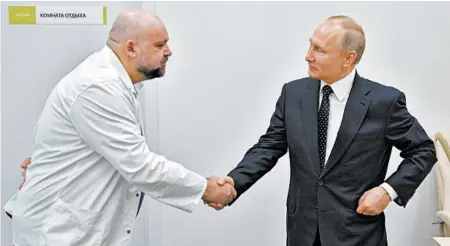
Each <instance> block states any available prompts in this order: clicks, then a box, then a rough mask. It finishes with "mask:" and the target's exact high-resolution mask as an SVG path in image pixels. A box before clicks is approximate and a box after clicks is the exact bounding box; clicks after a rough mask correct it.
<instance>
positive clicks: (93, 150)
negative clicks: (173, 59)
mask: <svg viewBox="0 0 450 246" xmlns="http://www.w3.org/2000/svg"><path fill="white" fill-rule="evenodd" d="M168 40H169V37H168V34H167V31H166V28H165V26H164V24H163V23H162V22H161V20H160V19H159V18H157V17H156V16H153V15H151V14H149V13H147V12H145V11H142V10H135V11H127V12H125V13H122V14H120V15H119V16H118V17H117V19H116V21H115V22H114V24H113V26H112V29H111V31H110V33H109V38H108V40H107V43H106V46H105V47H104V48H103V49H101V50H100V51H98V52H96V53H94V54H92V55H90V56H89V57H87V58H86V59H85V60H84V61H83V62H82V63H81V64H79V65H78V66H77V67H76V68H75V69H74V70H72V71H71V72H69V73H68V74H67V75H66V76H65V77H64V78H62V79H61V80H60V81H59V83H57V85H56V86H55V88H54V89H53V90H52V92H51V94H50V96H49V97H48V99H47V101H46V103H45V106H44V109H43V111H42V114H41V116H40V118H39V120H38V122H37V124H36V126H35V139H34V148H33V152H32V156H31V160H32V164H31V165H29V166H28V167H27V175H26V176H27V179H26V181H25V183H24V185H23V187H22V189H21V190H20V191H19V192H17V194H16V196H15V200H14V201H13V202H12V203H11V204H10V205H11V206H10V207H11V208H12V210H11V211H10V212H11V215H12V230H13V244H14V245H15V246H31V245H32V246H43V245H45V246H50V245H51V246H69V245H70V246H75V245H76V246H80V245H86V246H90V245H105V246H126V245H129V244H130V242H131V237H132V233H133V231H134V222H135V217H136V214H137V212H138V211H139V208H140V205H141V203H142V196H143V194H146V195H149V196H151V197H153V198H154V199H156V200H158V201H160V202H162V203H164V204H167V205H170V206H173V207H175V208H178V209H180V210H183V211H187V212H192V211H193V210H194V209H195V207H196V206H198V205H199V204H202V203H205V202H215V203H224V204H227V203H228V202H230V201H231V200H232V199H233V198H234V197H235V195H236V193H235V190H234V188H233V187H232V184H227V185H225V186H219V185H218V184H217V178H215V177H213V178H205V177H203V176H201V175H199V174H197V173H195V172H192V171H190V170H188V169H186V168H185V167H183V166H182V165H180V164H178V163H176V162H174V161H170V160H168V159H167V158H165V157H164V156H162V155H158V154H155V153H153V152H151V151H150V149H149V147H148V146H147V144H146V142H145V139H144V136H143V132H142V128H141V124H140V122H141V119H140V113H139V103H138V92H139V89H138V88H137V87H139V85H140V83H141V82H143V81H145V80H150V79H153V78H158V77H162V76H163V75H164V74H165V71H166V64H167V61H168V59H169V57H170V56H171V55H172V52H171V50H170V48H169V46H168Z"/></svg>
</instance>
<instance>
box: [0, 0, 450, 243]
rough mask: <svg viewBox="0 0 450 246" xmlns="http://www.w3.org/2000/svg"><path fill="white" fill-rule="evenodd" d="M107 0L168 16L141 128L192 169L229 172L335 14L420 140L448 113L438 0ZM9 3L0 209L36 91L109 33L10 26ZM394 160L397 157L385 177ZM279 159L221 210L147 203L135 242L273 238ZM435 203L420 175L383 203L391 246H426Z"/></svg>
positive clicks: (281, 213)
mask: <svg viewBox="0 0 450 246" xmlns="http://www.w3.org/2000/svg"><path fill="white" fill-rule="evenodd" d="M14 4H29V3H27V2H15V3H14ZM39 4H55V3H49V2H41V3H39ZM57 4H67V3H62V2H59V3H57ZM75 4H95V3H93V2H89V3H80V2H79V3H75ZM104 4H107V5H108V6H109V16H108V23H109V24H111V22H112V21H113V19H114V17H115V16H116V15H117V13H118V12H119V11H121V10H123V9H125V8H129V7H141V6H142V8H143V9H146V10H149V11H151V12H153V11H155V12H156V13H157V14H158V15H160V16H161V18H162V19H163V21H164V22H165V23H166V24H167V27H168V30H169V33H170V36H171V41H170V45H171V48H172V51H173V52H174V54H173V56H172V58H171V59H170V61H169V64H168V72H167V75H166V76H165V77H164V78H162V79H158V80H155V81H151V82H146V83H145V87H144V89H143V90H144V93H143V94H145V100H143V102H142V103H143V106H144V108H145V110H144V111H145V114H146V129H145V131H146V134H147V137H148V142H149V145H150V147H151V148H152V149H153V150H154V151H156V152H159V153H161V154H164V155H166V156H167V157H169V158H171V159H173V160H177V161H180V162H181V163H183V164H184V165H185V166H187V167H188V168H190V169H192V170H195V171H198V172H199V173H201V174H203V175H206V176H209V175H224V174H226V173H227V172H228V171H229V170H230V169H232V168H233V167H234V166H235V165H236V164H237V162H238V161H239V160H240V159H241V158H242V155H243V154H244V152H245V151H246V150H247V149H248V148H249V147H250V146H251V145H253V144H254V143H255V142H256V140H257V138H258V137H259V136H260V134H262V133H263V132H264V131H265V129H266V128H267V126H268V123H269V118H270V115H271V114H272V112H273V109H274V105H275V100H276V99H277V97H278V95H279V93H280V90H281V86H282V85H283V84H284V83H286V82H288V81H290V80H293V79H296V78H299V77H303V76H306V74H307V73H306V71H307V66H306V63H305V62H304V59H303V57H304V53H305V52H306V50H307V48H308V38H309V36H310V35H311V33H312V31H313V30H314V28H315V27H316V25H317V24H319V23H320V22H321V21H322V20H323V19H324V18H326V17H327V16H329V15H334V14H348V15H350V16H352V17H354V18H355V19H356V20H357V21H359V22H360V23H361V24H362V26H363V28H364V29H365V31H366V34H367V50H366V54H365V55H364V58H363V61H362V64H361V65H360V66H359V72H360V73H361V74H362V75H363V76H365V77H368V78H370V79H373V80H378V81H380V82H382V83H384V84H388V85H393V86H396V87H398V88H400V89H402V90H403V91H404V92H405V93H406V95H407V100H408V105H409V108H410V111H411V112H412V113H413V114H414V115H415V116H417V118H418V119H419V120H420V121H421V123H422V125H423V126H424V127H425V128H426V130H427V131H428V133H429V134H430V136H432V135H433V134H434V133H435V132H436V131H440V130H448V128H450V126H449V125H450V113H449V112H448V110H447V111H446V109H445V105H448V103H447V101H448V100H445V99H446V97H445V96H446V95H447V93H448V91H449V90H450V86H449V84H448V82H447V81H446V79H447V76H446V72H447V71H446V67H447V66H446V65H447V64H450V50H449V49H447V47H446V46H447V44H448V43H450V33H449V32H447V31H446V30H448V26H449V24H450V16H449V15H448V11H447V9H448V8H449V7H450V4H449V3H444V2H441V3H406V2H380V3H368V2H364V3H356V2H351V3H349V2H347V3H338V2H333V3H331V2H327V3H325V2H284V3H276V2H157V3H156V4H155V3H153V2H134V3H125V2H106V3H105V2H104ZM7 5H8V3H5V2H2V10H1V17H0V18H2V19H1V27H2V30H1V32H2V40H1V48H2V53H1V57H2V58H1V59H2V69H1V71H2V75H1V79H2V85H1V95H0V96H1V103H2V104H1V109H2V110H1V121H2V122H1V130H2V131H1V134H2V135H1V141H2V145H1V154H2V155H1V157H0V158H1V168H0V170H1V172H0V179H1V180H0V181H1V202H2V203H1V204H2V206H3V205H4V204H5V202H6V201H7V199H8V198H9V197H10V196H11V195H12V194H13V192H14V191H15V190H16V189H17V185H18V184H19V182H20V169H19V167H18V165H19V163H20V162H21V161H22V160H23V158H24V157H26V156H28V155H29V152H30V150H31V140H32V138H31V137H32V127H33V126H34V123H35V121H36V119H37V117H38V116H39V113H40V110H41V108H42V105H43V103H44V101H45V99H46V96H47V94H48V93H49V92H50V90H51V88H52V87H53V85H54V83H56V82H57V79H58V78H60V77H61V76H62V75H64V74H65V73H66V72H67V71H69V70H70V69H71V68H73V66H74V65H75V64H77V63H78V62H79V61H80V60H81V59H82V58H84V57H85V56H86V55H88V54H89V53H90V52H92V51H94V50H96V49H98V48H100V47H101V46H102V45H103V43H104V38H105V37H106V36H105V35H106V33H107V31H108V29H109V27H110V25H108V26H107V27H81V26H78V27H77V26H71V27H67V26H52V27H49V26H46V27H44V26H21V27H19V26H9V25H8V20H7V9H6V6H7ZM409 28H412V29H411V30H408V29H409ZM432 28H433V29H432ZM41 71H46V72H48V73H46V74H40V73H39V72H41ZM400 161H401V160H400V158H399V157H398V152H394V153H393V158H392V161H391V166H390V169H389V172H390V173H392V172H393V171H394V170H395V169H396V167H397V165H398V163H399V162H400ZM288 162H289V160H288V158H287V157H284V158H282V159H281V160H280V161H279V164H278V165H277V166H276V167H275V169H274V170H273V171H272V172H270V173H269V174H268V175H267V176H266V177H264V178H263V179H262V180H261V181H259V182H258V183H257V184H256V185H255V186H254V187H252V188H251V190H249V191H248V193H246V194H245V195H244V196H243V197H241V199H240V200H239V201H238V202H237V203H236V204H235V205H233V207H231V208H228V209H225V210H224V211H221V212H216V211H214V210H212V209H209V208H207V207H203V206H201V207H200V208H199V209H198V210H197V211H195V212H194V213H192V214H187V213H184V212H181V211H178V210H176V209H174V208H171V207H167V206H164V205H161V204H160V203H157V202H155V201H154V200H152V199H146V206H147V208H148V209H147V210H142V213H141V215H140V216H139V218H138V222H137V223H138V226H136V228H137V230H138V231H136V232H135V233H136V234H135V239H134V244H133V246H137V245H149V246H174V245H182V246H190V245H196V246H198V245H209V244H214V245H215V246H225V245H237V246H240V245H259V246H266V245H267V246H273V245H284V243H285V199H286V192H287V187H288V177H289V163H288ZM435 209H436V194H435V185H434V175H430V176H429V177H428V178H427V180H426V181H425V183H424V184H423V185H422V186H421V187H420V188H419V190H418V192H417V193H416V196H415V197H414V198H413V199H412V200H411V203H410V204H409V205H408V207H407V208H406V209H402V208H399V207H397V206H395V205H391V206H389V207H388V210H387V226H388V237H389V245H393V246H397V245H398V246H402V245H410V246H422V245H430V244H431V237H432V236H433V235H435V234H436V233H437V230H436V228H435V227H434V226H433V225H431V221H432V220H434V218H435V217H434V213H435ZM1 222H2V227H1V231H2V233H1V243H2V245H11V236H10V221H9V219H8V218H7V217H6V216H5V215H4V213H2V214H1ZM400 228H401V230H400ZM210 241H212V242H213V243H209V242H210Z"/></svg>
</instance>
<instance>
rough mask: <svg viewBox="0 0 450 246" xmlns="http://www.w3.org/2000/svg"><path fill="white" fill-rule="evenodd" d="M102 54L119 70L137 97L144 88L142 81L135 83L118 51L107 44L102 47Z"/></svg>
mask: <svg viewBox="0 0 450 246" xmlns="http://www.w3.org/2000/svg"><path fill="white" fill-rule="evenodd" d="M102 54H104V55H105V57H106V58H107V59H108V61H110V64H111V65H112V66H113V67H114V69H115V70H116V71H117V72H118V74H119V78H120V79H121V80H122V81H123V82H124V83H125V85H126V86H127V88H128V90H129V91H130V92H131V93H133V95H134V96H135V97H136V98H137V94H138V92H139V90H140V89H141V88H142V83H136V84H133V82H132V81H131V78H130V76H129V75H128V72H127V70H125V67H124V66H123V65H122V63H121V62H120V60H119V58H118V57H117V55H116V53H114V51H113V50H112V49H111V48H110V47H109V46H108V45H105V47H104V48H103V49H102Z"/></svg>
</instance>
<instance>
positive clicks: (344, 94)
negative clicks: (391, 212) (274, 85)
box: [319, 70, 398, 200]
mask: <svg viewBox="0 0 450 246" xmlns="http://www.w3.org/2000/svg"><path fill="white" fill-rule="evenodd" d="M355 74H356V70H353V71H352V72H351V73H350V74H348V75H347V76H346V77H344V78H343V79H341V80H339V81H336V82H334V83H332V84H330V86H331V88H332V89H333V93H331V94H330V114H329V118H328V131H327V147H326V154H325V165H326V162H327V160H328V157H329V156H330V153H331V150H332V149H333V146H334V142H335V141H336V137H337V134H338V131H339V128H340V126H341V122H342V118H343V116H344V111H345V105H346V104H347V100H348V97H349V95H350V90H351V89H352V85H353V80H354V79H355ZM325 85H327V83H326V82H324V81H321V82H320V93H319V108H320V104H321V103H322V88H323V87H324V86H325ZM381 186H382V187H383V188H384V189H385V190H386V191H387V192H388V193H389V196H390V197H391V200H394V199H395V198H397V196H398V194H397V192H396V191H395V190H394V189H393V188H392V186H390V185H389V184H388V183H383V184H381Z"/></svg>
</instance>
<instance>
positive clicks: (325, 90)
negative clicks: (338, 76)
mask: <svg viewBox="0 0 450 246" xmlns="http://www.w3.org/2000/svg"><path fill="white" fill-rule="evenodd" d="M331 93H333V89H331V86H329V85H325V86H324V87H323V88H322V94H323V96H325V97H328V96H329V95H330V94H331Z"/></svg>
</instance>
